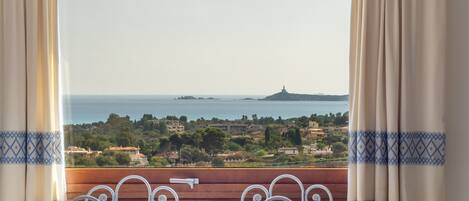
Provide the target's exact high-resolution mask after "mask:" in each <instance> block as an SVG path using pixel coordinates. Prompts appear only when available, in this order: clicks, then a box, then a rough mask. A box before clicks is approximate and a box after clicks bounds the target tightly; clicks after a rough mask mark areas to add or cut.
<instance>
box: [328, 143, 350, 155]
mask: <svg viewBox="0 0 469 201" xmlns="http://www.w3.org/2000/svg"><path fill="white" fill-rule="evenodd" d="M345 151H347V145H345V144H344V143H342V142H336V143H334V144H332V153H333V154H334V155H335V156H341V155H342V154H343V153H344V152H345Z"/></svg>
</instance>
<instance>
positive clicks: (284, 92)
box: [282, 85, 288, 94]
mask: <svg viewBox="0 0 469 201" xmlns="http://www.w3.org/2000/svg"><path fill="white" fill-rule="evenodd" d="M286 93H288V92H287V90H286V89H285V85H283V88H282V94H286Z"/></svg>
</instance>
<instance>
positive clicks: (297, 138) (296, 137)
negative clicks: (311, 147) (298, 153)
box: [293, 128, 302, 145]
mask: <svg viewBox="0 0 469 201" xmlns="http://www.w3.org/2000/svg"><path fill="white" fill-rule="evenodd" d="M301 141H302V140H301V131H300V129H299V128H295V133H294V134H293V144H295V145H301V144H302V142H301Z"/></svg>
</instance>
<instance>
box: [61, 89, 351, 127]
mask: <svg viewBox="0 0 469 201" xmlns="http://www.w3.org/2000/svg"><path fill="white" fill-rule="evenodd" d="M176 97H178V96H166V95H152V96H66V97H64V101H63V103H64V121H65V124H70V123H74V124H77V123H89V122H97V121H105V120H106V119H107V117H108V116H109V114H110V113H116V114H119V115H129V116H130V118H131V119H140V118H141V117H142V115H143V114H153V115H154V116H156V117H165V116H167V115H175V116H181V115H185V116H187V117H188V119H189V120H195V119H198V118H205V119H211V118H213V117H216V118H220V119H229V120H233V119H240V118H241V116H242V115H247V116H248V117H249V118H251V115H253V114H257V116H258V117H274V118H278V117H279V116H280V117H282V118H284V119H286V118H291V117H300V116H310V115H311V114H313V113H316V114H326V113H330V112H332V113H337V112H342V113H343V112H346V111H348V102H347V101H258V100H242V99H243V98H262V97H263V96H203V97H215V98H217V99H216V100H175V98H176Z"/></svg>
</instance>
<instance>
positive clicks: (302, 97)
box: [259, 86, 348, 101]
mask: <svg viewBox="0 0 469 201" xmlns="http://www.w3.org/2000/svg"><path fill="white" fill-rule="evenodd" d="M259 100H269V101H347V100H348V95H320V94H317V95H310V94H295V93H289V92H288V91H287V90H286V89H285V86H283V89H282V91H280V92H278V93H275V94H272V95H270V96H267V97H265V98H262V99H259Z"/></svg>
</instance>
